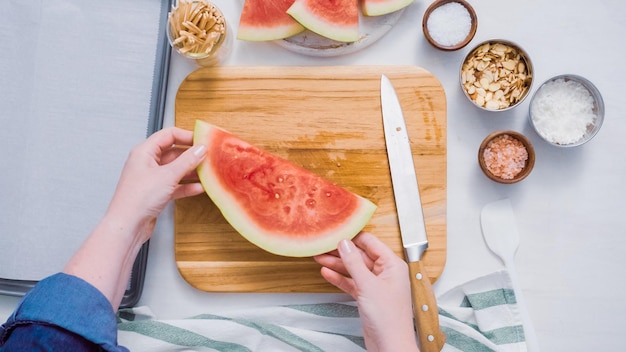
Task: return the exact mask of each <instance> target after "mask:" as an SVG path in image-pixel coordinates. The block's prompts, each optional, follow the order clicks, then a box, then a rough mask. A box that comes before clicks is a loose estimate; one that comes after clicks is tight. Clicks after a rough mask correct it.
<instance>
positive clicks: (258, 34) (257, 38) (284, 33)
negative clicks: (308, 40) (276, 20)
mask: <svg viewBox="0 0 626 352" xmlns="http://www.w3.org/2000/svg"><path fill="white" fill-rule="evenodd" d="M304 30H305V28H304V27H303V26H302V25H301V24H300V23H298V22H295V23H293V24H291V25H282V26H278V27H273V28H264V27H254V26H246V25H240V26H239V28H238V29H237V39H240V40H246V41H249V42H263V41H271V40H279V39H285V38H288V37H291V36H294V35H296V34H298V33H301V32H303V31H304Z"/></svg>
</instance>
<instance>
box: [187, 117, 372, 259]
mask: <svg viewBox="0 0 626 352" xmlns="http://www.w3.org/2000/svg"><path fill="white" fill-rule="evenodd" d="M194 144H205V145H206V146H207V156H206V158H205V159H204V161H203V162H202V163H201V164H200V166H199V167H198V175H199V176H200V181H201V182H202V186H203V187H204V189H205V191H206V192H207V194H208V195H209V197H210V198H211V199H212V200H213V202H214V203H215V205H217V207H218V208H219V209H220V211H221V212H222V214H223V215H224V218H226V220H227V221H228V222H229V223H230V224H231V226H233V228H234V229H235V230H237V232H239V233H240V234H241V235H242V236H243V237H245V238H246V239H247V240H249V241H250V242H252V243H254V244H256V245H257V246H259V247H260V248H262V249H264V250H266V251H268V252H271V253H274V254H278V255H282V256H290V257H309V256H313V255H317V254H321V253H325V252H328V251H331V250H334V249H336V248H337V244H338V243H339V241H340V240H342V239H350V238H352V237H354V236H355V235H356V234H357V233H358V232H359V231H361V229H362V228H363V227H364V226H365V225H366V224H367V222H368V221H369V219H370V218H371V216H372V215H373V213H374V211H375V210H376V205H374V204H373V203H372V202H370V201H369V200H367V199H365V198H362V197H360V196H358V195H356V194H353V193H351V192H349V191H347V190H345V189H343V188H341V187H339V186H337V185H335V184H333V183H331V182H330V181H327V180H325V179H323V178H321V177H319V176H316V175H314V174H313V173H311V172H309V171H307V170H305V169H304V168H302V167H300V166H297V165H295V164H293V163H291V162H289V161H288V160H286V159H283V158H280V157H278V156H276V155H274V154H271V153H269V152H267V151H264V150H262V149H259V148H257V147H255V146H252V145H250V144H249V143H246V142H244V141H243V140H241V139H239V138H238V137H236V136H234V135H232V134H230V133H228V132H226V131H224V130H222V129H220V128H218V127H216V126H213V125H211V124H209V123H207V122H203V121H199V120H198V121H196V125H195V129H194Z"/></svg>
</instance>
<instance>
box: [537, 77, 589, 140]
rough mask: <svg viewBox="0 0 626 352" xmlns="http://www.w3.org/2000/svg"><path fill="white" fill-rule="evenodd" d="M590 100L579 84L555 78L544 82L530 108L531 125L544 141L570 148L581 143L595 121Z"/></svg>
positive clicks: (585, 89)
mask: <svg viewBox="0 0 626 352" xmlns="http://www.w3.org/2000/svg"><path fill="white" fill-rule="evenodd" d="M593 107H594V99H593V97H592V96H591V94H590V93H589V90H587V88H585V86H584V85H582V84H581V83H579V82H576V81H572V80H567V81H566V80H565V79H562V78H559V79H557V80H554V81H550V82H547V83H546V84H545V85H544V86H543V87H542V88H541V89H540V90H539V91H538V92H537V93H536V96H535V98H534V102H533V106H532V108H531V116H532V120H533V124H534V125H535V128H536V129H537V132H538V133H539V134H540V135H541V136H542V137H543V138H545V139H546V140H548V141H550V142H552V143H556V144H571V143H575V142H578V141H579V140H581V139H582V138H583V137H584V135H585V133H586V132H587V130H588V128H589V126H592V125H593V124H594V123H595V120H596V114H595V113H594V112H593Z"/></svg>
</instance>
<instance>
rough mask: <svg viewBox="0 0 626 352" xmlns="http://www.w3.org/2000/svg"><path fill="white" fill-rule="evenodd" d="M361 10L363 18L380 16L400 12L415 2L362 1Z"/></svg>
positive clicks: (407, 0)
mask: <svg viewBox="0 0 626 352" xmlns="http://www.w3.org/2000/svg"><path fill="white" fill-rule="evenodd" d="M362 1H363V5H362V10H363V14H364V15H365V16H382V15H386V14H388V13H392V12H396V11H398V10H401V9H403V8H405V7H407V6H409V5H411V3H413V1H415V0H362Z"/></svg>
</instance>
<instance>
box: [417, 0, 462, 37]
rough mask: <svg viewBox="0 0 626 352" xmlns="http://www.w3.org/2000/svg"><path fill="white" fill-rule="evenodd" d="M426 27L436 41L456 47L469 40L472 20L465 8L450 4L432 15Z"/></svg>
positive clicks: (435, 10)
mask: <svg viewBox="0 0 626 352" xmlns="http://www.w3.org/2000/svg"><path fill="white" fill-rule="evenodd" d="M426 27H427V29H428V33H429V34H430V36H431V37H432V38H433V40H434V41H436V42H437V43H439V44H441V45H443V46H454V45H456V44H459V43H460V42H462V41H463V40H464V39H465V38H467V35H468V34H469V32H470V29H471V27H472V18H471V17H470V13H469V11H468V10H467V9H466V8H465V6H463V5H461V4H460V3H458V2H450V3H447V4H445V5H441V6H439V7H437V8H436V9H434V10H433V12H431V13H430V16H429V17H428V21H427V22H426Z"/></svg>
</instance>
